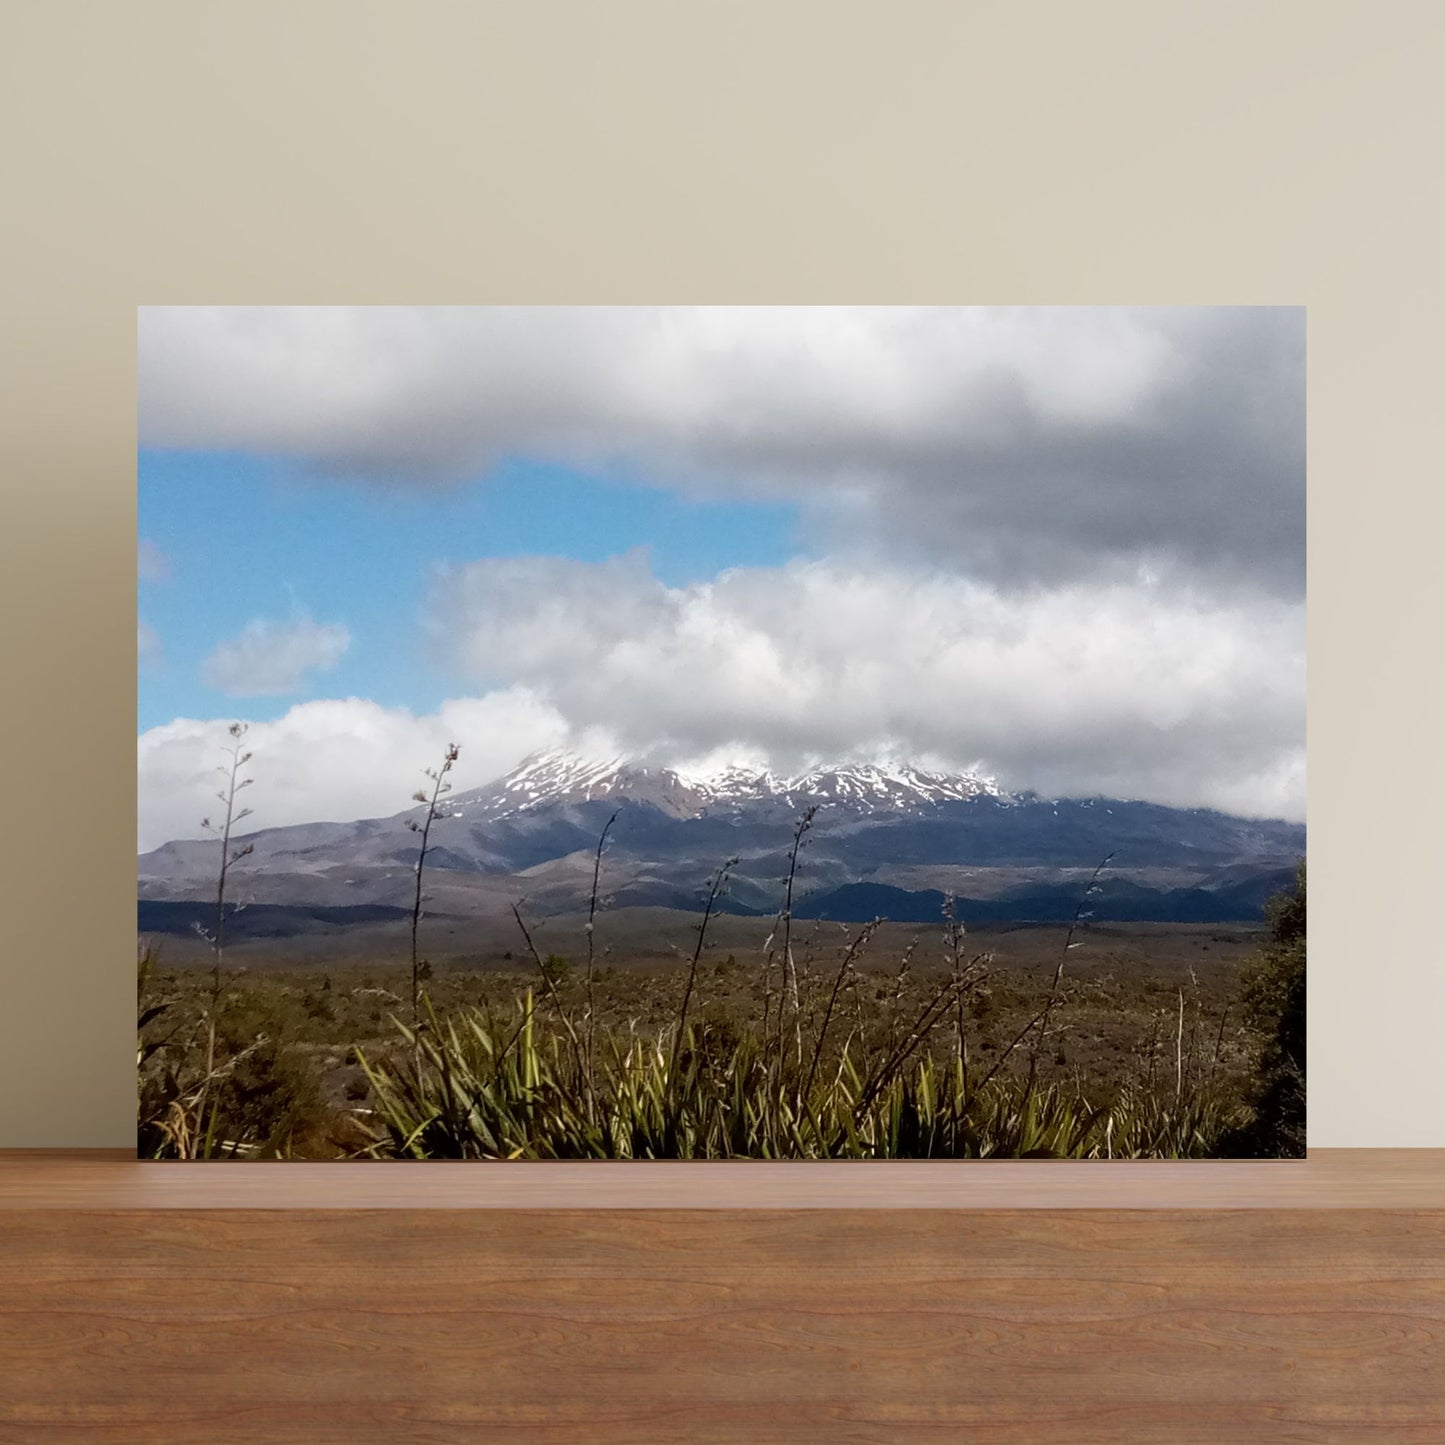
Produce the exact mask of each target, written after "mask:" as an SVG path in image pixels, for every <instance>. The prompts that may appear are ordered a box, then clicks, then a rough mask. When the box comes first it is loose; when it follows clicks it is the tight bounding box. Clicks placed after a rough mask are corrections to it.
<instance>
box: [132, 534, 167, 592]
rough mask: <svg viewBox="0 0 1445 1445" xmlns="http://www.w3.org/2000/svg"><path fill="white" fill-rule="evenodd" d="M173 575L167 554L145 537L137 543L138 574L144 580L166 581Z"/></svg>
mask: <svg viewBox="0 0 1445 1445" xmlns="http://www.w3.org/2000/svg"><path fill="white" fill-rule="evenodd" d="M170 575H171V564H170V561H169V559H168V558H167V557H166V554H165V553H164V552H162V551H161V549H160V548H159V547H158V546H156V544H155V543H154V542H149V541H147V540H146V539H145V538H144V537H142V538H140V539H139V541H138V542H137V543H136V576H137V578H139V580H140V581H142V582H164V581H165V580H166V579H167V578H168V577H169V576H170Z"/></svg>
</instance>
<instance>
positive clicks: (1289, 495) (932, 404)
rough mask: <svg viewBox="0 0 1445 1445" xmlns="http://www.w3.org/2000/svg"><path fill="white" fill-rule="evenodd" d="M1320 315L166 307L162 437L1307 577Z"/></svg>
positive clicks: (816, 525)
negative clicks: (635, 480)
mask: <svg viewBox="0 0 1445 1445" xmlns="http://www.w3.org/2000/svg"><path fill="white" fill-rule="evenodd" d="M1303 316H1304V313H1303V311H1302V310H1301V309H1299V308H1230V307H1213V308H1174V309H1170V308H1117V307H1106V308H1089V307H1064V308H1048V307H1030V308H1007V307H1003V308H999V307H965V308H951V307H922V308H916V307H877V308H870V307H855V308H846V307H843V308H840V307H717V308H706V307H704V308H689V307H664V308H657V307H626V308H616V307H561V308H547V307H531V308H511V307H476V308H399V307H375V308H345V307H300V308H287V307H280V308H201V307H155V308H145V309H143V310H142V312H141V320H140V431H141V439H142V442H143V443H146V444H148V445H153V446H188V447H221V448H238V449H242V450H247V451H252V452H260V453H269V454H274V455H281V456H286V457H290V458H294V459H298V460H300V461H301V462H303V463H306V464H309V465H310V466H311V467H312V468H313V469H315V470H318V471H321V472H328V473H331V474H334V475H344V476H352V477H365V478H370V479H373V480H376V481H384V482H389V483H394V484H420V485H435V484H438V483H441V482H446V481H448V480H456V479H459V478H464V477H474V476H477V475H480V474H482V473H484V472H485V471H486V470H487V469H488V468H489V467H490V466H491V465H492V464H493V463H494V462H496V461H497V459H499V458H500V457H503V456H506V455H509V454H526V455H531V456H540V457H551V458H556V459H559V460H562V461H566V462H570V463H572V464H575V465H580V466H586V467H593V468H598V469H605V468H607V467H609V466H622V467H625V468H627V469H629V471H630V472H635V473H639V474H640V475H642V476H643V477H644V478H646V479H649V480H651V481H652V482H654V483H655V484H657V485H662V486H669V487H680V488H685V489H690V490H694V491H703V492H710V493H713V494H716V495H723V496H728V497H738V496H757V497H770V498H783V499H786V500H790V501H793V502H796V503H797V504H798V505H799V506H800V507H801V508H802V509H803V510H804V513H805V517H806V520H807V523H808V525H809V527H810V528H811V534H812V535H814V536H815V538H816V539H817V540H818V541H819V542H820V543H821V544H822V545H824V546H825V547H833V548H841V549H844V550H859V551H863V550H866V554H867V555H868V556H869V557H871V558H873V559H874V560H876V559H877V558H878V557H879V556H880V555H888V556H894V557H901V558H906V557H923V558H926V559H928V560H929V561H931V562H935V563H936V562H938V561H940V560H942V561H947V562H948V563H950V564H951V565H956V566H958V567H959V568H960V570H966V571H969V572H972V573H974V574H975V575H978V574H986V575H988V576H989V577H990V578H991V579H992V580H994V581H996V582H999V583H1000V584H1002V585H1020V584H1022V585H1028V584H1030V583H1032V582H1033V581H1035V580H1048V579H1060V578H1062V579H1068V578H1072V577H1078V576H1099V575H1106V576H1119V575H1131V574H1133V573H1134V572H1135V571H1137V569H1138V567H1139V566H1140V565H1141V564H1144V565H1148V566H1150V567H1153V568H1154V569H1155V570H1160V571H1162V572H1164V573H1174V572H1178V573H1181V574H1184V575H1189V576H1192V577H1194V578H1196V579H1201V578H1207V579H1210V580H1211V581H1212V583H1214V584H1216V585H1226V584H1227V585H1231V586H1232V585H1235V584H1236V583H1238V582H1241V581H1244V582H1248V583H1249V584H1251V585H1254V586H1263V587H1266V588H1268V589H1269V590H1272V591H1274V592H1276V593H1279V594H1281V595H1294V596H1298V595H1302V591H1303V575H1304V572H1303V569H1304V324H1303Z"/></svg>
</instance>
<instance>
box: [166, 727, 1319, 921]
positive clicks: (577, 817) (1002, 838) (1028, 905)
mask: <svg viewBox="0 0 1445 1445" xmlns="http://www.w3.org/2000/svg"><path fill="white" fill-rule="evenodd" d="M445 801H446V805H447V811H448V812H449V814H450V816H449V817H446V818H443V819H440V820H438V821H437V822H436V823H434V825H433V827H432V832H431V846H430V849H429V851H428V854H427V861H426V877H425V886H426V896H427V903H426V911H427V914H428V916H432V917H435V916H436V915H450V916H452V917H453V918H467V917H475V918H482V917H493V916H499V915H501V914H503V913H505V912H506V911H507V910H508V909H509V907H510V905H511V904H512V903H514V902H516V901H517V900H518V899H525V900H526V904H527V908H528V910H529V911H530V912H531V913H532V914H534V915H536V916H550V915H558V914H566V913H575V912H576V911H578V910H585V909H586V907H587V905H588V901H589V898H590V894H591V889H592V874H593V864H594V858H595V853H596V848H597V842H598V839H599V837H600V836H601V834H602V830H603V828H604V827H605V826H606V825H607V822H608V820H609V819H610V818H612V817H613V815H614V814H615V815H616V820H615V822H614V823H613V824H612V828H611V831H610V833H609V834H608V840H607V846H606V850H605V852H604V855H603V863H602V874H601V893H602V898H603V901H604V903H605V905H606V906H608V907H610V908H627V907H652V908H669V909H697V908H699V907H701V904H702V900H703V898H704V896H705V893H706V889H707V885H708V880H709V878H710V876H711V875H712V874H713V872H714V870H715V869H716V868H717V867H718V866H719V864H720V863H722V862H723V861H724V860H725V859H728V858H734V857H735V858H736V859H737V860H738V862H737V864H736V867H735V868H734V870H733V874H732V880H731V883H730V886H729V888H728V890H727V892H726V894H725V895H724V896H723V898H722V899H721V902H720V906H721V908H722V909H723V910H725V911H727V912H730V913H735V914H750V915H759V916H762V915H771V914H773V913H776V912H777V910H778V908H779V906H780V903H781V898H782V892H783V880H784V877H785V875H786V873H787V869H788V852H789V849H790V847H791V845H792V841H793V836H794V832H795V830H796V828H797V825H798V821H799V818H800V816H801V815H802V814H803V813H804V812H805V810H807V809H808V808H816V810H817V811H816V814H815V817H814V822H813V826H812V828H811V829H810V830H809V832H808V834H807V839H806V843H805V846H804V847H803V849H802V851H801V853H800V858H799V866H798V873H797V883H796V887H795V903H794V915H795V916H796V917H799V918H818V919H832V920H838V921H842V922H859V921H866V920H868V919H872V918H874V917H878V916H882V917H885V918H889V919H892V920H894V921H897V922H919V923H934V922H937V921H939V919H940V917H941V915H942V910H943V907H944V901H945V898H946V897H947V896H949V895H952V896H954V897H955V898H956V900H957V902H956V907H957V910H958V912H959V915H960V916H961V917H963V918H965V919H966V920H967V921H969V922H972V923H1030V922H1038V923H1048V922H1058V921H1061V920H1066V919H1069V918H1072V917H1073V916H1074V913H1075V911H1076V910H1077V909H1078V908H1079V906H1080V899H1081V896H1082V893H1083V890H1084V888H1085V886H1086V885H1087V883H1088V880H1089V877H1090V875H1091V874H1092V873H1093V871H1094V869H1095V868H1096V867H1097V866H1098V864H1099V863H1100V861H1101V860H1102V859H1103V858H1104V857H1105V856H1106V855H1112V856H1111V857H1110V861H1109V864H1108V866H1107V867H1106V868H1105V870H1104V871H1103V872H1102V873H1101V874H1100V876H1099V888H1098V891H1097V893H1096V894H1095V896H1093V897H1092V898H1091V899H1090V900H1089V903H1090V908H1091V910H1092V916H1093V917H1094V918H1096V919H1097V920H1099V921H1119V922H1125V921H1127V922H1179V923H1216V922H1217V923H1246V922H1258V921H1259V920H1260V919H1261V917H1262V908H1263V904H1264V901H1265V899H1266V898H1267V897H1269V896H1270V895H1271V894H1272V893H1275V892H1277V891H1279V890H1280V889H1281V888H1282V887H1285V886H1287V885H1288V883H1289V882H1290V879H1291V878H1292V876H1293V871H1294V866H1295V863H1296V860H1297V859H1298V858H1300V857H1302V856H1303V855H1304V852H1305V829H1304V826H1303V825H1302V824H1296V823H1289V822H1283V821H1278V820H1260V819H1246V818H1239V817H1231V816H1228V815H1226V814H1223V813H1218V812H1213V811H1210V810H1207V809H1198V808H1189V809H1181V808H1170V807H1163V806H1161V805H1159V804H1155V803H1147V802H1130V801H1125V800H1121V799H1117V798H1102V797H1095V798H1044V797H1040V796H1038V795H1036V794H1032V793H1024V794H1011V793H1007V792H1004V791H1003V790H1001V789H1000V788H999V787H997V786H996V785H995V784H994V783H993V782H992V781H991V780H989V779H988V778H985V777H982V776H978V775H974V774H968V773H964V774H952V773H937V772H929V771H925V770H922V769H919V768H915V767H909V766H885V765H881V764H873V765H863V766H838V767H825V768H817V769H813V770H812V771H809V772H807V773H804V774H802V775H800V776H796V777H780V776H777V775H775V774H773V773H770V772H767V771H757V770H753V769H749V768H744V767H729V768H725V769H722V770H720V771H716V772H712V773H709V774H706V775H688V774H684V773H681V772H678V771H675V770H673V769H670V768H660V767H646V766H643V765H641V764H640V763H637V762H634V761H629V760H626V759H610V760H606V761H598V760H593V759H587V758H581V757H578V756H575V755H572V754H567V753H560V752H548V753H539V754H536V755H534V756H532V757H530V758H528V759H527V760H526V761H524V762H523V763H521V764H520V765H519V766H518V767H517V768H515V769H514V770H513V771H512V772H510V773H508V774H507V775H506V776H504V777H502V778H499V779H497V780H496V781H494V782H491V783H488V784H486V785H485V786H483V787H479V788H475V789H472V790H470V791H465V792H456V793H452V794H450V795H449V796H448V797H447V798H446V800H445ZM424 812H425V810H424V808H422V807H420V806H417V807H413V808H410V809H408V810H406V811H403V812H400V813H397V814H395V815H394V816H392V817H387V818H369V819H362V820H360V821H356V822H348V823H308V824H301V825H296V826H291V827H283V828H268V829H262V830H261V831H259V832H256V833H253V834H250V835H249V836H248V837H247V838H246V839H245V840H244V841H246V842H249V843H250V844H251V845H252V847H253V851H252V853H251V854H250V855H249V856H248V857H247V858H246V859H245V861H244V863H243V864H241V865H240V866H238V867H237V868H236V869H235V871H234V872H233V873H232V875H231V878H230V880H229V883H228V898H229V899H230V900H232V901H234V902H235V903H238V904H239V903H243V904H245V905H246V906H245V907H244V908H243V909H242V910H241V911H240V912H239V913H237V915H236V916H235V918H234V919H233V920H231V921H230V922H228V924H227V929H228V934H229V936H230V937H231V938H232V939H236V940H239V939H241V938H245V937H252V938H260V937H267V936H269V937H284V936H290V935H295V934H309V933H318V932H323V933H325V932H331V931H332V930H334V929H336V928H339V927H343V926H345V925H348V924H362V923H380V922H385V921H389V920H395V919H400V918H402V917H406V916H409V914H410V909H411V906H412V900H413V896H414V892H415V886H416V884H415V872H414V868H415V864H416V858H417V834H416V833H415V832H414V831H412V829H411V828H409V827H408V826H407V824H408V821H409V820H414V819H419V818H420V817H421V816H423V814H424ZM219 851H220V850H219V844H218V843H217V842H215V841H214V840H198V841H178V842H171V843H166V844H164V845H163V846H162V847H160V848H157V849H155V850H154V851H152V852H150V853H145V854H143V855H141V857H140V858H139V860H138V865H139V866H138V897H139V924H140V928H141V931H142V932H146V933H189V932H191V931H192V929H193V926H194V925H195V924H197V923H200V924H202V925H203V926H204V925H205V924H206V923H207V922H208V920H211V919H213V918H214V899H215V885H216V868H217V863H218V861H219Z"/></svg>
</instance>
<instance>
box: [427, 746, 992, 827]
mask: <svg viewBox="0 0 1445 1445" xmlns="http://www.w3.org/2000/svg"><path fill="white" fill-rule="evenodd" d="M1006 796H1007V795H1006V794H1005V793H1003V792H1002V790H1001V789H1000V788H999V787H998V785H997V783H995V782H994V781H993V780H992V779H991V778H986V777H983V776H981V775H979V774H975V773H957V774H950V773H934V772H927V771H924V770H923V769H920V768H915V767H911V766H907V765H894V766H887V765H882V764H846V765H843V764H839V765H834V766H829V767H819V768H813V769H810V770H809V771H807V772H805V773H800V774H798V775H797V776H795V777H791V778H783V777H778V776H777V775H776V774H774V773H772V772H770V771H768V770H767V769H757V768H749V767H744V766H741V765H737V764H732V765H728V766H724V767H721V768H718V769H715V770H712V771H709V772H707V773H702V774H695V775H694V774H685V773H682V772H679V771H677V770H675V769H673V768H659V767H645V766H643V765H642V764H640V763H637V762H632V761H629V760H627V759H625V758H605V759H590V758H583V757H579V756H577V755H576V754H573V753H567V752H559V751H549V752H541V753H534V754H533V755H532V756H531V757H529V758H526V759H524V760H523V762H521V763H520V764H519V765H518V766H517V767H516V768H514V769H513V770H512V771H511V772H510V773H508V774H507V775H506V776H505V777H502V778H499V779H497V781H496V782H493V783H489V784H487V785H486V786H485V787H481V788H475V789H473V790H472V791H471V792H468V793H464V794H460V795H459V796H458V797H457V798H456V799H455V801H454V804H453V806H454V809H455V811H457V812H458V813H463V812H465V811H466V810H468V809H470V810H471V811H472V812H473V813H474V815H479V816H481V817H487V818H505V817H511V816H515V815H516V814H518V813H521V812H524V811H526V810H528V809H532V808H539V807H542V806H548V805H555V804H566V803H582V802H592V801H594V800H595V799H599V798H600V799H614V798H615V799H617V800H618V801H624V800H627V801H636V802H648V803H652V804H653V805H654V806H657V807H660V808H662V809H663V811H665V812H667V813H669V814H671V815H672V816H673V817H679V818H686V817H699V816H701V815H703V814H704V813H707V812H708V811H710V810H713V809H717V808H725V807H729V806H739V805H743V804H748V803H755V802H759V801H763V800H767V799H777V800H780V801H782V802H785V803H786V804H788V805H789V806H791V807H793V808H799V807H806V806H809V805H811V804H815V803H816V804H826V803H846V804H848V805H850V806H851V807H852V808H854V809H858V810H862V811H864V812H872V811H875V810H885V809H886V810H890V811H895V810H904V811H908V810H913V809H918V808H925V807H928V806H930V805H932V804H935V803H944V802H958V801H966V800H968V799H970V798H977V797H992V798H1003V797H1006Z"/></svg>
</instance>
